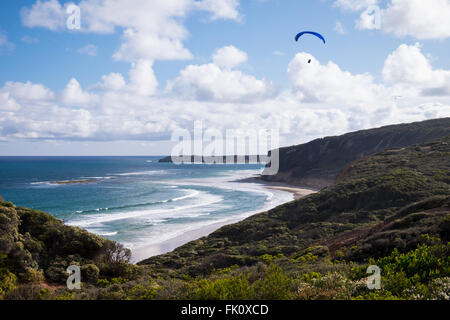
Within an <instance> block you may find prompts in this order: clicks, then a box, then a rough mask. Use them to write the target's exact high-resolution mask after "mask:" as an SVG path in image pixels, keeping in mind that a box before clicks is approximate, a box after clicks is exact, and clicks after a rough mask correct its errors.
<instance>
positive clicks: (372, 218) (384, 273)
mask: <svg viewBox="0 0 450 320" xmlns="http://www.w3.org/2000/svg"><path fill="white" fill-rule="evenodd" d="M444 120H446V119H444ZM444 120H443V121H444ZM444 122H445V121H444ZM446 123H448V122H446ZM435 124H436V123H435ZM428 129H430V128H428ZM428 129H427V130H428ZM441 129H442V128H441ZM383 130H387V129H383ZM383 130H382V131H383ZM427 130H425V132H426V134H425V136H430V135H431V136H432V135H433V134H434V133H435V131H433V130H431V129H430V131H427ZM388 131H389V130H388ZM383 132H384V131H383ZM414 132H415V131H414V130H413V131H411V134H412V135H413V134H415V133H414ZM369 136H370V135H369ZM418 138H419V137H418V136H417V139H418ZM449 234H450V136H449V137H444V138H441V139H438V140H435V141H432V142H427V143H423V144H421V145H415V146H411V147H408V148H402V149H395V150H385V151H382V152H379V153H377V154H374V155H371V156H367V157H365V158H362V159H359V160H357V161H353V162H351V163H349V164H348V165H347V166H345V167H343V168H342V170H341V171H340V172H339V174H338V175H337V176H336V182H335V184H333V185H331V186H328V187H326V188H324V189H323V190H321V191H320V192H318V193H316V194H312V195H310V196H308V197H306V198H303V199H300V200H297V201H293V202H290V203H287V204H285V205H282V206H279V207H277V208H275V209H273V210H270V211H268V212H264V213H261V214H258V215H255V216H252V217H250V218H248V219H246V220H244V221H242V222H239V223H237V224H234V225H229V226H225V227H223V228H221V229H220V230H218V231H216V232H214V233H212V234H210V235H209V236H208V237H204V238H201V239H199V240H196V241H193V242H190V243H188V244H186V245H184V246H182V247H180V248H178V249H176V250H175V251H173V252H170V253H167V254H165V255H161V256H158V257H152V258H150V259H146V260H144V261H142V262H141V263H139V264H138V265H137V266H133V265H130V264H128V263H127V260H128V258H129V251H127V250H126V249H124V248H123V247H122V246H120V245H119V244H117V243H114V242H111V241H108V240H105V239H103V238H100V237H98V236H95V235H92V234H89V233H88V232H86V231H83V230H81V229H78V228H73V227H69V226H65V225H63V224H62V222H60V221H58V220H57V219H55V218H53V217H52V216H50V215H48V214H45V213H42V212H39V211H34V210H29V209H25V208H16V207H15V206H14V205H13V204H12V203H9V202H5V201H1V202H0V296H2V297H3V298H5V299H449V296H450V258H449V252H450V243H449V241H450V236H449ZM71 264H79V265H80V266H81V270H82V281H83V283H82V290H80V291H76V290H75V291H70V290H68V289H66V287H65V280H66V279H67V274H66V273H65V270H66V268H67V266H69V265H71ZM369 265H377V266H379V267H380V269H381V289H380V290H369V289H368V288H367V285H366V280H367V277H368V276H369V274H367V268H368V266H369Z"/></svg>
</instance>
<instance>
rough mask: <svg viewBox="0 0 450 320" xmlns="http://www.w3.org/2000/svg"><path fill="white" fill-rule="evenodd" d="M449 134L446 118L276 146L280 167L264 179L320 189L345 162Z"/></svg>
mask: <svg viewBox="0 0 450 320" xmlns="http://www.w3.org/2000/svg"><path fill="white" fill-rule="evenodd" d="M449 134H450V118H444V119H437V120H429V121H423V122H417V123H410V124H400V125H393V126H387V127H382V128H377V129H370V130H363V131H358V132H353V133H348V134H345V135H342V136H337V137H327V138H323V139H317V140H314V141H311V142H309V143H306V144H302V145H297V146H292V147H286V148H282V149H280V170H279V173H278V174H277V175H275V176H262V177H261V179H262V180H265V181H276V182H285V183H288V184H292V185H299V186H309V187H313V188H319V189H320V188H323V187H326V186H329V185H332V184H333V183H334V182H335V181H336V177H337V175H338V173H339V172H340V171H341V170H342V169H343V168H344V167H345V166H346V165H348V164H349V163H351V162H353V161H355V160H357V159H361V158H363V157H365V156H367V155H370V154H374V153H377V152H380V151H383V150H387V149H394V148H404V147H407V146H411V145H415V144H421V143H425V142H428V141H431V140H434V139H439V138H442V137H445V136H447V135H449Z"/></svg>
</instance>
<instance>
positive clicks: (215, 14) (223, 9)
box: [196, 0, 240, 20]
mask: <svg viewBox="0 0 450 320" xmlns="http://www.w3.org/2000/svg"><path fill="white" fill-rule="evenodd" d="M196 5H197V7H198V8H199V9H201V10H205V11H209V12H211V14H212V16H211V19H212V20H218V19H231V20H239V19H240V16H239V10H238V7H239V1H238V0H202V1H199V2H197V3H196Z"/></svg>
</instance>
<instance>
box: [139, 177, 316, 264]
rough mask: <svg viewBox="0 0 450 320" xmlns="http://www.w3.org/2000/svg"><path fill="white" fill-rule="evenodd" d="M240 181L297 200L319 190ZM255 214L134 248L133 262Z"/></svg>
mask: <svg viewBox="0 0 450 320" xmlns="http://www.w3.org/2000/svg"><path fill="white" fill-rule="evenodd" d="M239 182H247V183H248V182H251V183H258V184H261V185H263V186H264V187H265V188H267V189H269V190H277V191H282V192H288V193H291V194H292V196H293V198H294V199H295V200H298V199H301V198H303V197H306V196H308V195H310V194H312V193H315V192H317V190H312V189H307V188H300V187H297V186H291V185H287V184H283V183H266V182H264V181H262V180H259V179H255V178H247V179H244V180H240V181H239ZM260 212H264V210H262V211H260ZM255 214H258V213H249V214H248V215H242V216H239V217H235V218H230V219H224V220H222V221H218V222H214V223H211V224H210V225H206V226H202V227H199V228H195V229H193V230H189V231H187V232H184V233H183V234H181V235H179V236H176V237H174V238H171V239H168V240H165V241H162V242H160V243H155V244H151V245H148V246H145V247H141V248H136V249H134V250H132V262H133V263H137V262H139V261H142V260H145V259H147V258H150V257H152V256H157V255H160V254H164V253H167V252H170V251H173V250H175V249H176V248H178V247H180V246H182V245H184V244H186V243H188V242H190V241H194V240H197V239H200V238H202V237H206V236H208V235H209V234H211V233H213V232H214V231H216V230H218V229H220V228H221V227H223V226H225V225H230V224H233V223H237V222H239V221H242V220H245V219H246V218H248V217H250V216H252V215H255Z"/></svg>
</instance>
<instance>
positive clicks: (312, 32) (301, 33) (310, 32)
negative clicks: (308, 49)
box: [295, 31, 326, 43]
mask: <svg viewBox="0 0 450 320" xmlns="http://www.w3.org/2000/svg"><path fill="white" fill-rule="evenodd" d="M304 34H312V35H313V36H316V37H317V38H319V39H320V40H322V41H323V43H326V41H325V38H324V37H323V36H322V35H321V34H320V33H317V32H314V31H303V32H300V33H299V34H297V35H296V36H295V41H298V39H300V37H301V36H303V35H304Z"/></svg>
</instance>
